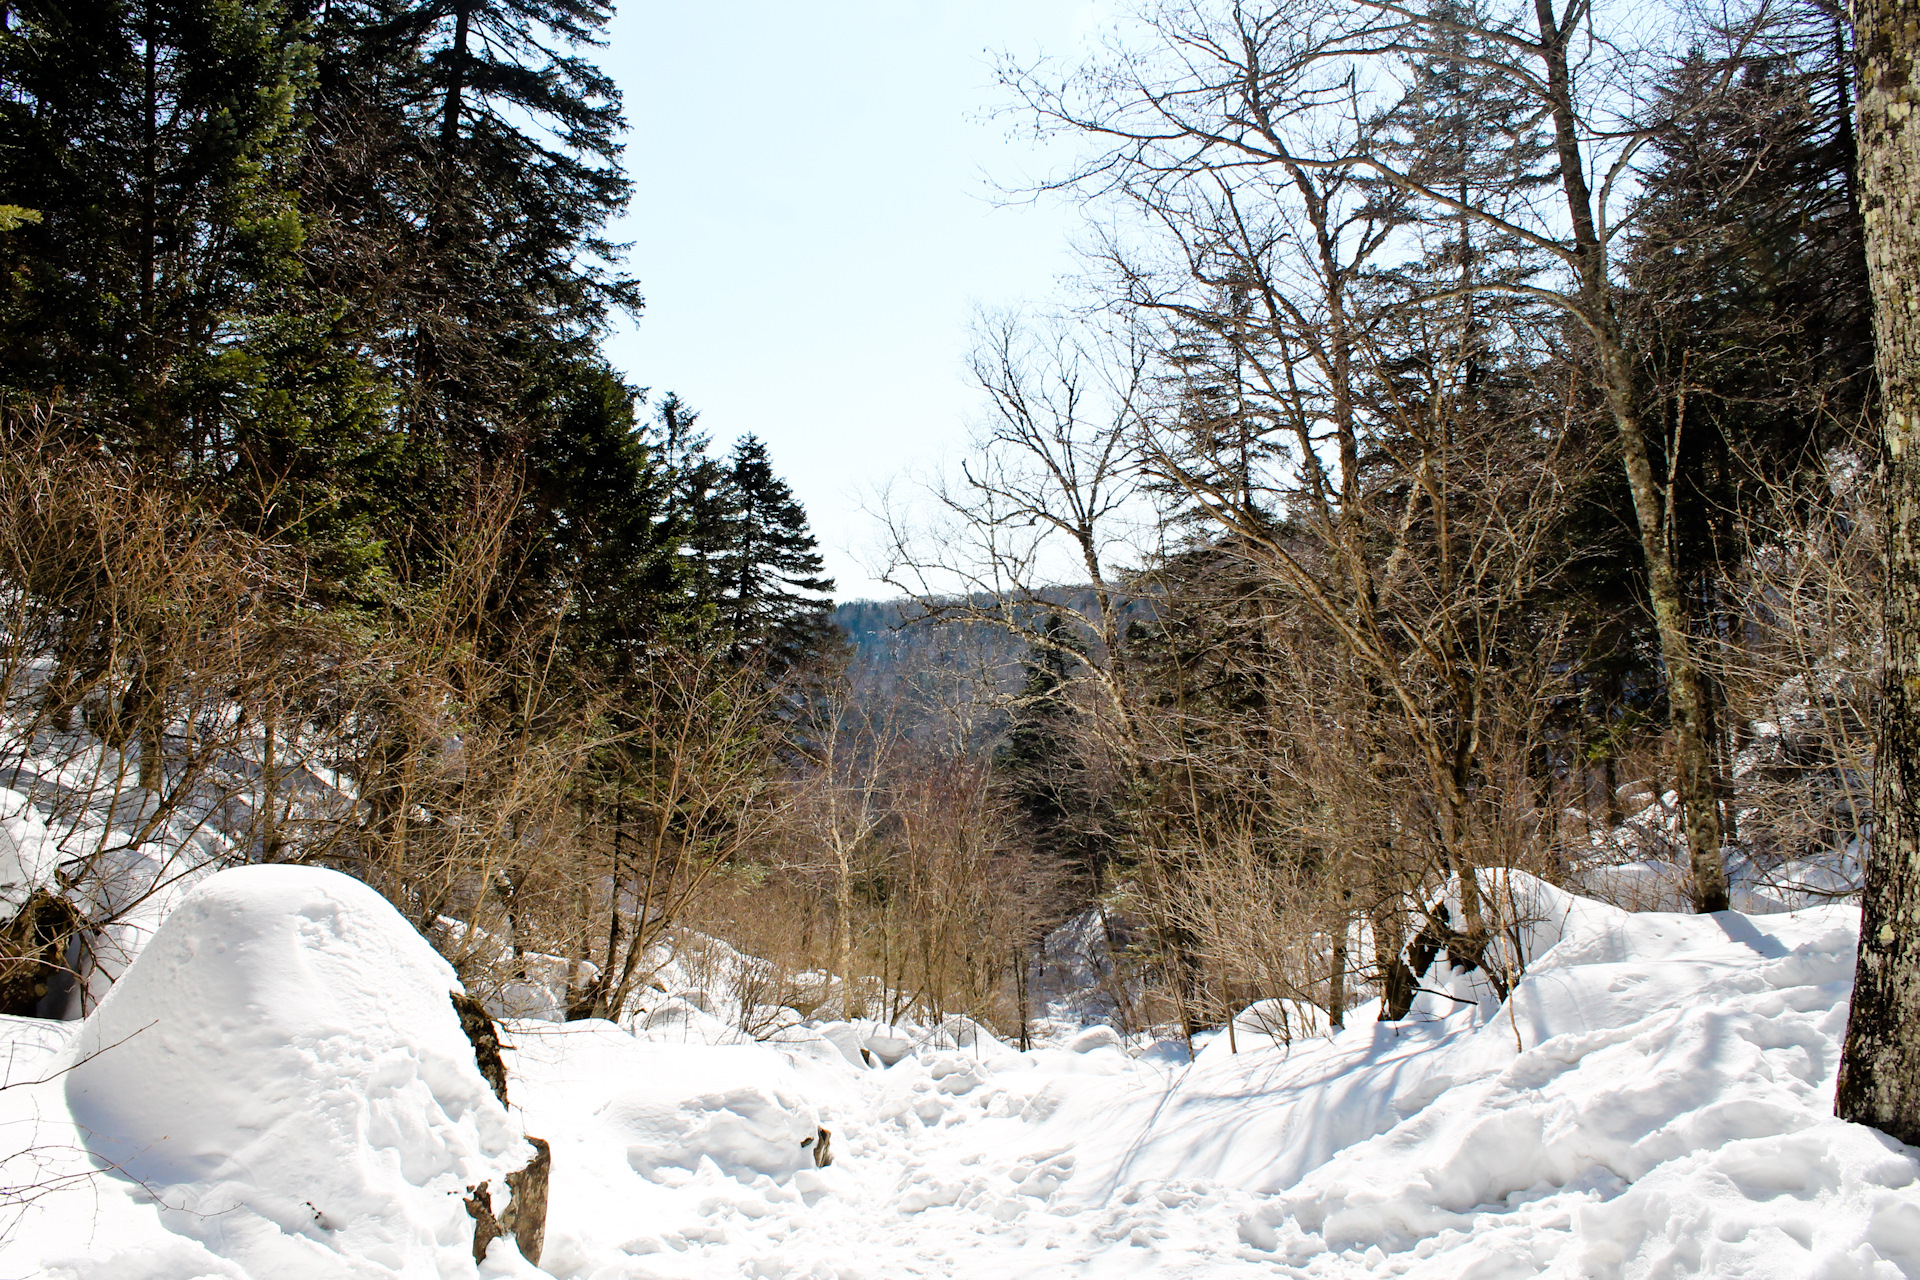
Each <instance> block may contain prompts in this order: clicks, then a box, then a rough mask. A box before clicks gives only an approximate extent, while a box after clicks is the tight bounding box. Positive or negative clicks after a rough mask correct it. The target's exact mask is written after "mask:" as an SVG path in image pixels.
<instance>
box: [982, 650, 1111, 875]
mask: <svg viewBox="0 0 1920 1280" xmlns="http://www.w3.org/2000/svg"><path fill="white" fill-rule="evenodd" d="M1040 635H1041V637H1042V640H1041V641H1040V642H1039V643H1035V644H1032V645H1031V646H1030V647H1029V649H1028V652H1027V657H1026V658H1025V660H1024V661H1022V663H1021V664H1020V665H1021V667H1022V669H1023V670H1024V671H1025V673H1026V675H1025V679H1024V680H1023V682H1022V684H1021V689H1020V696H1019V698H1018V700H1017V701H1016V702H1015V703H1014V708H1013V714H1012V717H1011V719H1010V721H1009V723H1008V726H1007V735H1006V741H1005V743H1004V745H1002V747H1001V748H1000V751H999V755H998V757H997V759H996V761H995V763H996V765H997V766H998V769H999V772H1000V774H1001V776H1002V777H1003V778H1005V779H1006V783H1007V788H1008V790H1009V791H1010V792H1011V794H1012V797H1013V801H1014V804H1015V806H1016V807H1017V809H1018V811H1019V814H1020V825H1021V827H1022V828H1023V831H1024V834H1025V836H1026V838H1027V841H1028V842H1029V844H1030V845H1031V847H1032V848H1033V849H1034V850H1035V851H1037V852H1038V853H1040V854H1041V855H1042V857H1044V858H1046V859H1048V860H1049V861H1053V862H1057V863H1058V864H1060V865H1062V866H1065V867H1067V868H1068V869H1069V870H1070V871H1071V873H1072V874H1073V875H1074V876H1075V877H1077V878H1078V879H1079V880H1080V881H1081V882H1082V883H1083V884H1084V885H1085V886H1087V887H1089V888H1097V887H1098V885H1099V882H1100V877H1101V874H1102V873H1103V872H1104V871H1105V869H1106V866H1107V863H1108V860H1109V858H1110V856H1111V852H1112V850H1111V845H1112V841H1111V839H1110V837H1109V836H1108V834H1107V828H1108V825H1109V824H1108V822H1107V820H1106V819H1107V817H1108V814H1107V812H1106V809H1107V806H1106V804H1105V803H1104V801H1103V799H1102V797H1101V796H1100V795H1099V793H1098V791H1097V788H1096V787H1095V786H1094V785H1093V781H1092V779H1091V778H1090V777H1089V775H1088V772H1087V767H1086V762H1085V761H1084V760H1083V759H1082V758H1081V754H1080V752H1079V751H1078V750H1076V746H1075V734H1074V723H1073V720H1074V709H1073V704H1072V701H1071V699H1072V689H1071V685H1072V681H1073V678H1074V675H1075V672H1076V671H1077V670H1078V669H1079V667H1080V659H1079V657H1078V656H1076V655H1077V654H1078V652H1079V645H1078V643H1077V641H1076V640H1075V639H1074V637H1073V634H1072V632H1071V631H1070V630H1069V629H1068V627H1067V625H1066V623H1065V621H1064V620H1063V619H1062V618H1061V617H1060V615H1059V614H1049V615H1048V616H1047V620H1046V622H1045V623H1044V624H1043V625H1042V627H1041V629H1040Z"/></svg>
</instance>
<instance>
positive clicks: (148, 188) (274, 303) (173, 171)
mask: <svg viewBox="0 0 1920 1280" xmlns="http://www.w3.org/2000/svg"><path fill="white" fill-rule="evenodd" d="M309 74H310V51H309V50H308V48H307V47H306V45H305V44H304V43H303V42H302V41H301V40H300V39H299V25H298V23H296V22H294V21H292V20H291V19H290V18H289V17H288V15H287V14H286V12H285V11H284V10H283V9H282V8H281V7H280V6H279V5H278V4H275V3H271V2H269V3H243V2H242V0H130V2H129V3H124V4H123V3H99V2H95V0H89V2H83V3H78V4H59V3H42V2H41V0H25V3H15V4H11V5H10V6H9V7H8V20H7V21H6V22H5V23H4V24H0V82H4V83H5V84H6V85H7V87H8V92H7V94H6V95H5V97H4V99H0V137H4V139H5V144H4V145H5V148H6V152H5V159H6V163H5V164H4V165H0V204H13V205H17V206H21V207H24V208H27V209H31V210H33V211H35V212H36V213H38V214H39V215H40V216H39V217H37V218H35V219H32V220H30V221H22V222H20V223H19V224H18V225H16V226H14V227H13V228H12V229H11V230H10V231H9V232H7V233H6V235H5V237H4V239H0V268H3V270H0V385H5V386H9V387H12V388H15V389H21V390H27V391H30V392H36V393H41V394H45V393H48V392H50V391H51V390H52V389H53V388H55V387H59V388H62V389H63V390H64V391H65V392H66V393H67V394H68V395H74V394H78V395H82V396H84V397H86V398H87V401H88V403H89V407H90V408H91V409H92V410H93V415H94V416H93V421H94V422H95V424H96V429H97V430H101V431H102V432H103V433H104V434H107V435H109V436H111V437H112V438H113V442H114V443H119V444H123V445H126V446H130V447H134V448H137V449H138V450H140V451H141V452H143V453H145V454H146V455H147V456H148V457H149V458H151V459H153V460H158V461H162V462H166V463H172V464H183V465H191V466H206V465H210V464H211V465H218V463H219V461H220V460H221V459H222V457H223V455H224V453H225V452H226V451H227V450H228V449H229V447H230V445H231V443H232V437H233V434H234V432H235V431H236V430H237V426H236V423H237V422H238V420H239V419H240V417H241V416H242V410H244V409H246V408H249V407H252V406H251V405H250V403H249V402H250V401H251V400H252V399H253V397H254V394H255V393H256V392H257V390H258V389H259V387H260V386H261V385H262V382H263V379H264V378H265V375H266V372H267V369H268V365H267V362H266V361H265V360H264V358H261V359H249V358H248V353H249V351H250V350H251V351H252V352H253V353H254V354H256V355H261V356H263V355H264V352H265V351H269V350H271V349H272V348H273V347H274V346H275V345H276V343H277V340H278V339H277V337H276V335H274V334H272V333H271V332H265V333H263V332H262V330H263V329H266V330H269V331H270V330H271V328H272V317H273V316H274V315H275V313H276V312H277V311H278V309H279V307H280V304H281V302H282V298H281V294H280V289H281V287H282V286H284V285H285V284H286V283H287V282H288V281H289V280H290V279H291V278H293V276H294V275H295V274H296V273H297V260H296V256H295V255H296V254H297V252H298V250H299V249H300V246H301V236H302V225H301V220H300V217H299V214H298V210H297V206H296V201H295V197H294V191H293V189H292V181H293V162H294V157H295V152H296V148H297V145H298V141H299V135H298V131H297V128H296V124H297V118H296V103H297V99H298V97H299V94H300V92H301V90H302V89H303V88H304V86H305V85H306V83H307V81H308V78H309Z"/></svg>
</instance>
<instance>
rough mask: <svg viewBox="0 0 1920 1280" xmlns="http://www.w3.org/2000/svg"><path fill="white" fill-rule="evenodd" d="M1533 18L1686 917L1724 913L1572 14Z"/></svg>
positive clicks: (1722, 878) (1685, 644) (1709, 756)
mask: <svg viewBox="0 0 1920 1280" xmlns="http://www.w3.org/2000/svg"><path fill="white" fill-rule="evenodd" d="M1534 8H1535V16H1536V19H1537V21H1538V22H1539V26H1540V41H1541V52H1540V56H1541V58H1542V60H1543V61H1544V62H1545V63H1546V72H1547V75H1546V80H1547V99H1548V102H1549V103H1550V105H1551V111H1552V115H1553V128H1554V146H1555V150H1556V152H1557V153H1558V157H1559V161H1560V184H1561V188H1562V191H1563V193H1564V195H1565V198H1566V204H1567V213H1568V216H1569V218H1570V220H1571V222H1572V224H1573V247H1574V253H1575V268H1574V269H1575V274H1576V275H1577V277H1578V279H1579V282H1580V316H1581V319H1582V321H1583V322H1584V323H1585V324H1586V326H1587V330H1588V333H1589V334H1590V335H1591V336H1592V338H1593V342H1594V349H1595V352H1594V353H1595V355H1596V356H1598V357H1599V364H1600V380H1601V390H1602V391H1603V392H1604V393H1605V394H1606V397H1607V409H1608V411H1609V413H1610V414H1611V415H1612V417H1613V424H1614V431H1615V434H1616V435H1617V436H1618V437H1619V440H1620V454H1621V461H1622V462H1623V463H1624V464H1625V466H1626V472H1627V486H1628V488H1629V489H1631V490H1632V493H1633V515H1634V522H1635V523H1636V524H1637V525H1638V526H1639V531H1640V552H1641V558H1642V560H1643V561H1644V562H1645V565H1646V571H1647V597H1648V600H1649V603H1651V604H1652V606H1653V622H1654V629H1655V631H1656V632H1657V633H1658V634H1659V637H1660V661H1661V664H1662V665H1663V666H1665V667H1666V674H1667V707H1668V710H1669V711H1670V713H1671V714H1672V717H1673V733H1674V755H1675V757H1676V764H1677V772H1678V774H1679V779H1678V787H1677V790H1678V791H1679V793H1680V806H1681V812H1682V821H1683V822H1684V824H1685V827H1686V835H1687V852H1688V856H1689V858H1690V860H1691V862H1692V864H1693V899H1694V907H1695V909H1696V910H1699V911H1724V910H1726V909H1727V871H1726V864H1725V861H1724V859H1723V857H1722V854H1721V849H1720V844H1721V833H1720V797H1719V794H1718V789H1717V788H1716V787H1715V786H1714V781H1713V747H1712V743H1711V742H1710V741H1709V740H1708V737H1707V733H1706V724H1705V716H1706V711H1707V706H1708V703H1707V697H1708V690H1707V684H1706V680H1705V679H1704V678H1703V677H1702V674H1701V671H1700V666H1699V663H1698V662H1697V661H1696V660H1695V658H1694V654H1693V640H1692V636H1691V633H1690V630H1689V628H1688V626H1687V610H1686V601H1685V599H1684V598H1683V597H1682V596H1681V594H1680V580H1679V577H1678V576H1677V575H1676V574H1675V573H1674V568H1673V548H1672V545H1671V543H1670V542H1669V540H1668V537H1667V530H1668V527H1669V526H1668V521H1667V514H1668V513H1667V506H1668V504H1669V503H1670V502H1672V500H1673V495H1672V494H1666V495H1664V498H1663V495H1662V494H1661V492H1660V486H1659V483H1658V481H1656V480H1655V479H1654V473H1653V460H1652V457H1651V456H1650V453H1649V450H1648V448H1647V434H1646V428H1645V426H1644V425H1643V424H1642V423H1641V421H1640V405H1639V389H1638V387H1637V385H1636V381H1637V380H1636V377H1635V373H1634V367H1633V361H1632V359H1631V358H1630V357H1629V356H1628V353H1627V350H1626V346H1625V344H1624V342H1623V341H1622V339H1621V331H1620V321H1619V318H1618V315H1617V313H1616V312H1615V310H1614V306H1613V283H1612V281H1611V279H1610V278H1609V274H1608V267H1607V252H1606V244H1605V243H1604V242H1603V241H1602V240H1601V238H1600V229H1599V224H1598V222H1597V221H1596V219H1595V217H1594V200H1593V191H1592V189H1591V188H1590V187H1589V186H1588V185H1587V176H1586V157H1585V155H1584V154H1583V153H1582V151H1581V149H1580V117H1579V112H1578V108H1577V107H1576V105H1575V98H1574V91H1573V69H1572V61H1571V54H1570V52H1569V50H1570V48H1571V45H1572V43H1573V36H1574V32H1575V27H1576V19H1575V14H1576V13H1577V12H1579V11H1580V7H1579V6H1578V5H1572V6H1570V7H1569V8H1568V10H1567V12H1566V14H1565V15H1563V16H1564V17H1565V19H1566V21H1564V22H1562V21H1561V20H1560V19H1557V18H1556V17H1555V16H1554V13H1553V4H1552V0H1534Z"/></svg>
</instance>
